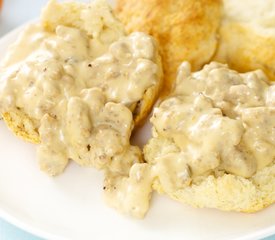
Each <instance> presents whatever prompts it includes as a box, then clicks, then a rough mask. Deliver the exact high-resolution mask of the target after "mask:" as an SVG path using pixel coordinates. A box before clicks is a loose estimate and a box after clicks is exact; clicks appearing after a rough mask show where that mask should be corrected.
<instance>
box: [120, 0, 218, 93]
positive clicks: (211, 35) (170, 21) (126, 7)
mask: <svg viewBox="0 0 275 240" xmlns="http://www.w3.org/2000/svg"><path fill="white" fill-rule="evenodd" d="M221 12H222V1H220V0H198V1H193V0H176V1H173V0H166V1H164V0H163V1H159V0H151V1H147V0H139V1H136V0H117V7H116V13H117V16H118V18H119V19H120V20H121V21H122V23H124V24H125V26H126V30H127V32H133V31H142V32H146V33H148V34H150V35H152V36H154V37H155V38H156V40H157V41H158V43H159V46H160V51H161V56H162V62H163V67H164V73H165V74H164V79H165V81H164V92H165V93H167V92H169V89H170V88H171V86H172V84H173V81H174V79H175V77H176V72H177V68H178V66H179V65H180V63H181V62H182V61H184V60H186V61H189V62H191V64H192V67H193V70H198V69H200V68H201V67H202V66H203V64H205V63H207V62H209V61H210V59H211V58H212V57H213V55H214V53H215V51H216V48H217V43H218V39H217V30H218V27H219V24H220V19H221Z"/></svg>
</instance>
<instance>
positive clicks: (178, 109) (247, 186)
mask: <svg viewBox="0 0 275 240" xmlns="http://www.w3.org/2000/svg"><path fill="white" fill-rule="evenodd" d="M151 122H152V124H153V138H152V139H151V140H150V141H149V143H148V144H147V145H146V147H145V150H144V154H145V159H146V160H147V162H148V163H149V164H151V165H152V166H153V167H154V168H157V169H159V171H160V172H161V174H158V175H157V179H156V180H155V182H154V188H155V189H157V190H158V191H159V192H161V193H166V194H168V195H169V196H170V197H172V198H174V199H176V200H178V201H181V202H184V203H188V204H191V205H193V206H195V207H210V208H218V209H221V210H233V211H241V212H255V211H258V210H260V209H262V208H264V207H266V206H268V205H270V204H272V203H273V202H274V201H275V188H274V183H275V162H274V160H275V131H274V129H275V85H273V84H271V83H270V82H269V81H268V79H267V77H266V76H265V75H264V73H263V72H262V71H261V70H257V71H254V72H248V73H244V74H239V73H238V72H236V71H233V70H230V69H229V68H228V67H227V65H223V64H219V63H215V62H212V63H210V64H208V65H205V66H204V67H203V69H202V70H201V71H198V72H194V73H191V66H190V64H189V63H187V62H184V63H183V64H182V65H181V66H180V68H179V73H178V76H177V81H176V85H175V88H174V91H173V93H172V95H171V96H170V97H169V98H167V99H166V100H164V101H163V102H162V103H161V104H160V106H159V107H157V108H155V109H154V113H153V117H152V118H151Z"/></svg>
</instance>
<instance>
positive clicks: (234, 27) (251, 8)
mask: <svg viewBox="0 0 275 240" xmlns="http://www.w3.org/2000/svg"><path fill="white" fill-rule="evenodd" d="M274 19H275V1H274V0H266V1H261V0H253V1H251V0H242V1H238V0H224V16H223V21H222V24H221V27H220V31H219V32H220V40H219V47H218V50H217V53H216V56H215V57H214V59H215V60H217V61H221V62H224V63H228V64H229V66H230V67H232V68H234V69H236V70H238V71H241V72H246V71H251V70H255V69H262V70H263V71H264V72H265V73H266V74H267V76H268V77H269V79H270V80H275V57H274V56H275V21H274Z"/></svg>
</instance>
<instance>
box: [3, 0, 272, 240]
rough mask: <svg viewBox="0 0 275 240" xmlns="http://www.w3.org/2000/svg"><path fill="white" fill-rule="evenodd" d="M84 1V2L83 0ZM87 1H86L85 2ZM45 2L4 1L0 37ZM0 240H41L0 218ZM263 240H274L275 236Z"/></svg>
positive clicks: (26, 19)
mask: <svg viewBox="0 0 275 240" xmlns="http://www.w3.org/2000/svg"><path fill="white" fill-rule="evenodd" d="M83 1H85V0H83ZM86 1H87V0H86ZM46 3H47V0H35V1H34V0H4V5H3V9H2V12H1V14H0V37H1V36H3V35H4V34H6V33H7V32H9V31H10V30H12V29H14V28H16V27H17V26H19V25H21V24H23V23H25V22H26V21H28V20H31V19H34V18H37V17H38V16H39V13H40V10H41V8H42V7H43V6H44V5H45V4H46ZM0 239H1V240H41V238H38V237H35V236H33V235H31V234H29V233H27V232H25V231H23V230H21V229H19V228H17V227H15V226H13V225H11V224H9V223H7V222H6V221H4V220H2V219H1V218H0ZM265 240H275V235H273V236H271V237H269V238H266V239H265Z"/></svg>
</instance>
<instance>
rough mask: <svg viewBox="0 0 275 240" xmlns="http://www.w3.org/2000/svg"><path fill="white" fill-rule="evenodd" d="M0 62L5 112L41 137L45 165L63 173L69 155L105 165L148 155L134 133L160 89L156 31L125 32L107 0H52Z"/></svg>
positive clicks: (27, 135)
mask: <svg viewBox="0 0 275 240" xmlns="http://www.w3.org/2000/svg"><path fill="white" fill-rule="evenodd" d="M69 13H70V14H69ZM1 64H2V65H1V75H0V112H1V114H2V115H3V118H4V120H5V121H6V122H7V124H8V126H9V127H10V128H11V129H12V131H13V132H14V133H15V134H16V135H18V136H21V137H23V138H24V139H25V140H29V141H31V142H33V143H39V146H38V151H37V152H38V158H39V163H40V167H41V169H42V170H44V171H45V172H47V173H49V174H50V175H57V174H59V173H61V172H62V171H63V170H64V168H65V167H66V165H67V163H68V161H69V160H70V159H72V160H74V161H76V162H77V163H79V164H80V165H83V166H92V167H96V168H98V169H104V168H109V169H112V168H118V165H119V164H122V165H123V164H124V165H127V164H130V162H138V161H141V153H140V150H139V149H138V148H137V147H134V146H131V145H130V142H129V139H130V136H131V132H132V130H133V128H134V126H135V125H136V126H137V125H138V124H140V123H141V121H142V120H143V119H144V118H145V117H146V116H147V113H148V111H150V109H151V107H152V104H153V103H154V100H155V98H156V97H157V95H158V92H159V89H160V87H161V81H162V79H161V78H162V70H161V63H160V58H159V55H158V52H157V48H156V45H155V42H154V40H153V39H152V38H151V37H150V36H148V35H147V34H144V33H141V32H135V33H132V34H130V35H125V34H124V31H123V27H122V25H121V23H120V22H119V21H118V20H117V19H116V18H115V17H114V16H113V15H112V12H111V9H110V7H109V5H108V4H107V3H106V2H105V1H102V0H97V1H92V2H91V3H90V4H82V3H77V2H74V3H73V2H71V3H70V2H69V3H58V2H56V1H55V0H51V1H49V3H48V5H47V6H46V8H45V9H44V11H43V13H42V18H41V22H39V23H34V24H31V25H29V26H28V27H27V28H26V30H25V31H24V32H23V33H22V34H21V36H20V37H19V38H18V40H17V41H16V43H15V44H14V45H13V46H12V47H11V48H10V49H9V51H8V53H7V55H6V57H5V59H4V60H3V62H2V63H1ZM120 162H122V163H120ZM130 165H131V164H130ZM123 171H124V170H123Z"/></svg>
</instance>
